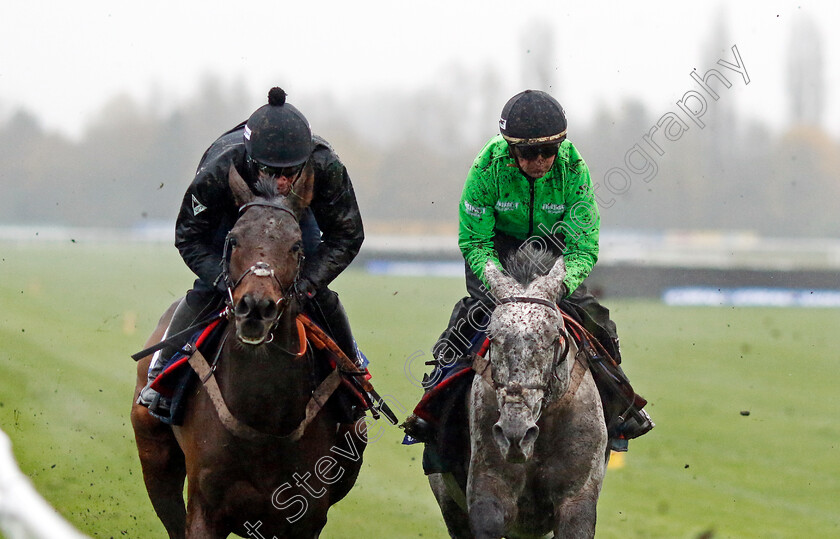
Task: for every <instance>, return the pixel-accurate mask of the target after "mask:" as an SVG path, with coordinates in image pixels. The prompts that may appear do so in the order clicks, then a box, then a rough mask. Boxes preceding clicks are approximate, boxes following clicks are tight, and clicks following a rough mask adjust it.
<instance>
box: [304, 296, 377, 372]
mask: <svg viewBox="0 0 840 539" xmlns="http://www.w3.org/2000/svg"><path fill="white" fill-rule="evenodd" d="M307 312H309V313H310V314H311V315H312V317H313V319H314V320H315V321H316V322H317V323H318V324H320V325H321V326H323V328H324V330H325V331H326V332H327V333H328V334H329V336H330V337H332V339H333V340H334V341H335V344H337V345H338V347H339V348H341V351H342V352H344V354H345V355H346V356H347V357H348V358H350V359H351V360H352V361H353V362H354V363H355V364H356V365H357V366H359V367H364V363H365V360H364V356H363V355H362V353H361V351H360V350H359V347H358V345H357V344H356V339H355V338H354V337H353V332H352V330H351V329H350V320H349V319H348V318H347V312H346V311H345V310H344V306H343V305H342V304H341V301H340V300H339V298H338V294H336V293H335V292H333V291H332V290H329V289H327V288H323V289H321V290H319V291H318V293H317V294H315V296H314V297H313V298H312V300H311V301H310V304H309V305H308V309H307Z"/></svg>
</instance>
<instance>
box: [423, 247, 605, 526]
mask: <svg viewBox="0 0 840 539" xmlns="http://www.w3.org/2000/svg"><path fill="white" fill-rule="evenodd" d="M518 256H519V258H520V259H525V258H527V256H528V253H523V252H520V253H519V254H518ZM520 262H521V260H520ZM514 266H517V264H514ZM518 266H520V269H521V266H523V264H521V263H520V264H518ZM525 266H527V264H526V265H525ZM509 267H510V266H509ZM511 272H512V273H514V272H515V270H513V269H511ZM522 273H523V272H521V271H520V275H514V276H517V277H518V278H519V280H520V281H521V282H519V281H517V280H516V279H514V278H512V277H509V276H507V275H504V274H503V273H502V272H501V271H499V269H497V267H496V265H495V264H493V263H492V262H488V264H487V267H486V268H485V276H486V277H487V280H488V282H489V284H490V287H491V292H492V294H493V296H495V298H497V303H498V306H497V308H496V309H495V311H494V312H493V314H492V316H491V319H490V325H489V326H488V337H490V349H489V352H488V354H487V357H488V358H489V361H486V362H485V361H482V360H481V358H479V359H477V360H476V362H475V364H474V365H473V368H474V369H475V370H476V376H475V378H474V379H473V384H472V388H471V391H470V395H469V397H468V408H469V410H468V417H469V436H470V454H469V455H468V456H465V457H466V458H467V459H468V465H467V466H465V468H464V469H466V470H468V472H467V477H466V481H464V478H453V476H452V475H451V474H431V475H430V476H429V482H430V485H431V487H432V490H433V492H434V493H435V497H436V498H437V501H438V504H439V505H440V507H441V512H442V513H443V516H444V520H445V521H446V525H447V528H448V530H449V533H450V535H451V536H452V537H458V538H460V537H476V538H481V539H484V538H501V537H508V538H532V537H546V536H548V537H551V534H552V533H553V536H554V537H556V538H559V537H575V538H577V537H594V535H595V519H596V505H597V502H598V496H599V494H600V491H601V484H602V482H603V479H604V472H605V469H606V464H607V459H608V455H609V453H608V451H607V450H606V444H607V431H606V427H605V425H604V413H603V409H602V405H601V398H600V396H599V393H598V389H597V387H596V386H595V381H594V380H593V378H592V375H591V373H590V372H589V369H588V368H587V367H586V366H585V365H586V362H585V359H584V358H582V357H581V358H579V357H578V349H577V347H576V346H575V344H574V343H573V342H572V340H571V339H570V338H569V337H568V335H567V334H566V331H565V326H564V323H563V317H562V315H561V313H560V310H559V308H558V307H557V306H556V304H555V301H556V298H557V297H558V294H559V292H560V289H561V283H562V281H563V277H564V276H565V265H564V263H563V259H562V258H560V259H558V260H557V261H556V262H555V263H554V265H553V267H552V268H551V270H550V271H549V272H548V274H547V275H541V276H537V277H536V278H533V276H534V274H533V273H528V272H527V271H526V272H524V273H526V274H527V278H523V276H522V275H521V274H522ZM465 464H466V462H465ZM459 483H460V484H461V485H463V484H464V483H466V496H465V497H464V493H463V490H461V489H459V488H458V484H459ZM465 510H466V511H465Z"/></svg>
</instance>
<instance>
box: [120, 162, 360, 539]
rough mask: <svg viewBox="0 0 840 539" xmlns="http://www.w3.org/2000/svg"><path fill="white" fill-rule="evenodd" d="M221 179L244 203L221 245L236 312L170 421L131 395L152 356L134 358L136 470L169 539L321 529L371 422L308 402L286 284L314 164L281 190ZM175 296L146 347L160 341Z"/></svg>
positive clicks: (294, 263) (306, 369)
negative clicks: (347, 418) (178, 416)
mask: <svg viewBox="0 0 840 539" xmlns="http://www.w3.org/2000/svg"><path fill="white" fill-rule="evenodd" d="M228 180H229V185H230V188H231V190H232V191H233V194H234V198H235V200H236V203H237V205H238V206H239V208H240V217H239V218H238V220H237V222H236V224H235V225H234V227H233V229H232V230H231V232H230V234H229V236H228V241H227V244H228V245H229V249H226V250H227V251H228V253H227V256H226V258H227V259H228V260H229V262H228V264H227V265H228V268H229V269H228V275H229V276H230V277H229V282H231V283H233V284H232V285H231V287H230V290H231V291H230V305H229V308H228V313H229V318H230V319H231V321H230V322H229V323H228V324H227V328H226V330H225V331H226V335H225V336H224V337H223V339H222V342H223V344H222V348H221V352H220V355H219V360H218V361H217V362H216V363H215V365H214V367H213V368H211V369H207V372H209V374H207V373H202V374H203V376H202V377H201V378H202V382H204V381H207V380H210V381H211V382H213V381H214V382H213V383H214V384H215V385H216V386H217V389H218V392H217V393H214V392H213V391H212V389H208V388H210V387H211V385H213V384H206V383H197V384H195V386H194V387H195V389H193V390H191V393H190V394H189V396H188V397H187V399H186V400H187V404H186V410H185V412H184V414H185V415H184V419H183V422H182V424H181V425H180V426H169V425H166V424H164V423H162V422H161V421H159V420H158V419H156V418H155V417H153V416H152V415H150V414H149V412H148V410H147V409H146V408H144V407H143V406H141V405H139V404H136V400H137V396H138V394H139V391H140V390H141V389H142V388H143V386H144V385H145V384H146V377H147V370H148V367H149V362H150V360H151V356H147V357H145V358H143V359H141V360H140V361H139V363H138V367H137V385H136V388H135V392H134V399H135V404H134V406H133V407H132V410H131V422H132V426H133V427H134V433H135V440H136V443H137V449H138V453H139V456H140V462H141V465H142V469H143V479H144V482H145V485H146V489H147V491H148V494H149V498H150V499H151V502H152V505H153V507H154V509H155V512H156V513H157V515H158V517H159V518H160V520H161V522H162V523H163V525H164V527H165V528H166V531H167V532H168V534H169V537H170V538H194V539H199V538H200V539H211V538H222V537H228V535H229V534H231V533H234V534H237V535H239V536H242V537H246V536H250V537H267V538H270V537H301V538H316V537H318V536H319V534H320V532H321V530H322V528H323V527H324V525H325V524H326V521H327V511H328V510H329V508H330V506H331V505H333V504H334V503H336V502H337V501H339V500H341V499H342V498H343V497H344V496H345V495H346V494H347V493H348V492H349V491H350V489H351V488H352V486H353V484H354V483H355V481H356V478H357V477H358V474H359V469H360V468H361V465H362V454H363V452H364V449H365V446H366V429H365V426H366V425H365V422H364V420H365V418H360V419H359V420H357V421H356V423H340V422H339V420H338V419H337V417H335V416H336V414H335V412H334V411H332V410H331V409H330V408H328V407H324V408H321V407H320V406H313V405H312V403H313V402H314V401H315V397H314V396H313V392H315V393H316V394H317V392H318V391H319V390H320V388H321V387H322V386H321V385H318V380H316V379H315V378H316V376H315V372H314V364H313V361H314V360H313V353H312V351H311V347H307V346H306V340H305V339H304V338H303V337H302V334H301V332H302V328H300V327H299V324H298V323H297V322H296V317H297V314H298V312H299V307H298V304H297V301H296V299H295V295H294V294H293V293H292V291H293V287H294V284H295V282H296V279H297V276H298V271H299V268H300V266H301V261H302V256H303V252H302V244H301V232H300V227H299V224H298V222H299V219H300V216H301V213H302V212H303V210H304V209H305V208H306V207H307V206H308V205H309V203H310V202H311V200H312V189H313V185H312V184H313V180H314V177H313V171H312V165H311V164H309V165H307V166H306V167H305V168H304V170H303V173H302V175H301V177H300V179H299V180H298V182H297V184H298V186H297V187H296V189H295V191H293V192H292V193H290V194H289V196H286V197H282V196H277V193H276V189H274V188H273V187H272V186H268V185H267V184H266V185H263V186H262V188H263V192H261V193H260V196H257V195H255V194H254V193H253V192H252V191H251V189H250V188H249V187H248V186H247V185H246V183H245V181H244V180H243V179H242V177H241V176H240V175H239V173H238V172H237V171H236V169H235V168H234V167H233V166H231V168H230V171H229V178H228ZM176 304H177V302H176ZM174 307H175V305H173V306H172V307H170V308H169V309H168V310H167V312H166V313H165V314H164V315H163V317H162V318H161V319H160V322H159V323H158V326H157V328H156V329H155V331H154V332H153V333H152V335H151V337H150V338H149V340H148V342H147V346H149V345H152V344H154V343H157V342H160V341H161V339H162V338H163V335H164V331H165V329H166V327H167V325H168V323H169V320H170V318H171V316H172V312H173V311H174ZM193 357H195V356H193ZM192 362H193V360H192V359H191V360H190V364H191V365H192ZM205 366H206V363H205ZM316 386H317V387H318V389H317V390H316ZM219 400H221V401H223V408H224V407H225V406H226V410H227V413H221V412H219V411H218V407H217V404H218V402H214V401H219ZM223 416H224V417H223ZM232 423H233V427H236V428H232V427H231V424H232ZM185 479H186V480H187V501H186V506H185V504H184V481H185Z"/></svg>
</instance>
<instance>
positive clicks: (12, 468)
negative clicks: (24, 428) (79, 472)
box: [0, 430, 88, 539]
mask: <svg viewBox="0 0 840 539" xmlns="http://www.w3.org/2000/svg"><path fill="white" fill-rule="evenodd" d="M0 532H2V533H0V535H3V534H5V537H7V538H8V539H48V538H49V539H85V538H87V537H88V536H87V535H83V534H82V533H80V532H79V531H77V530H76V529H75V528H73V527H72V526H71V525H70V524H68V523H67V521H66V520H64V519H63V518H62V517H61V515H59V514H58V513H57V512H56V510H55V509H53V508H52V507H51V506H50V505H49V504H48V503H47V502H46V501H45V500H44V499H43V498H42V497H41V496H40V495H39V494H38V492H37V491H36V490H35V488H34V487H33V486H32V482H31V481H29V478H28V477H26V476H25V475H24V474H23V472H21V471H20V469H19V468H18V465H17V462H16V461H15V456H14V454H13V453H12V442H11V441H10V440H9V437H8V436H7V435H6V433H5V432H3V431H2V430H0Z"/></svg>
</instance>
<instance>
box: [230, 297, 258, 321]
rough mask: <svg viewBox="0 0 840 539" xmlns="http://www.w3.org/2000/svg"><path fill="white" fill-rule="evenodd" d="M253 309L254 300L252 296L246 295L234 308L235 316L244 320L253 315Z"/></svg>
mask: <svg viewBox="0 0 840 539" xmlns="http://www.w3.org/2000/svg"><path fill="white" fill-rule="evenodd" d="M253 308H254V298H253V297H251V295H250V294H245V295H244V296H242V298H241V299H240V300H239V301H237V302H236V306H235V307H234V308H233V314H235V315H236V316H238V317H240V318H244V317H247V316H248V315H249V314H251V311H252V310H253Z"/></svg>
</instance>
